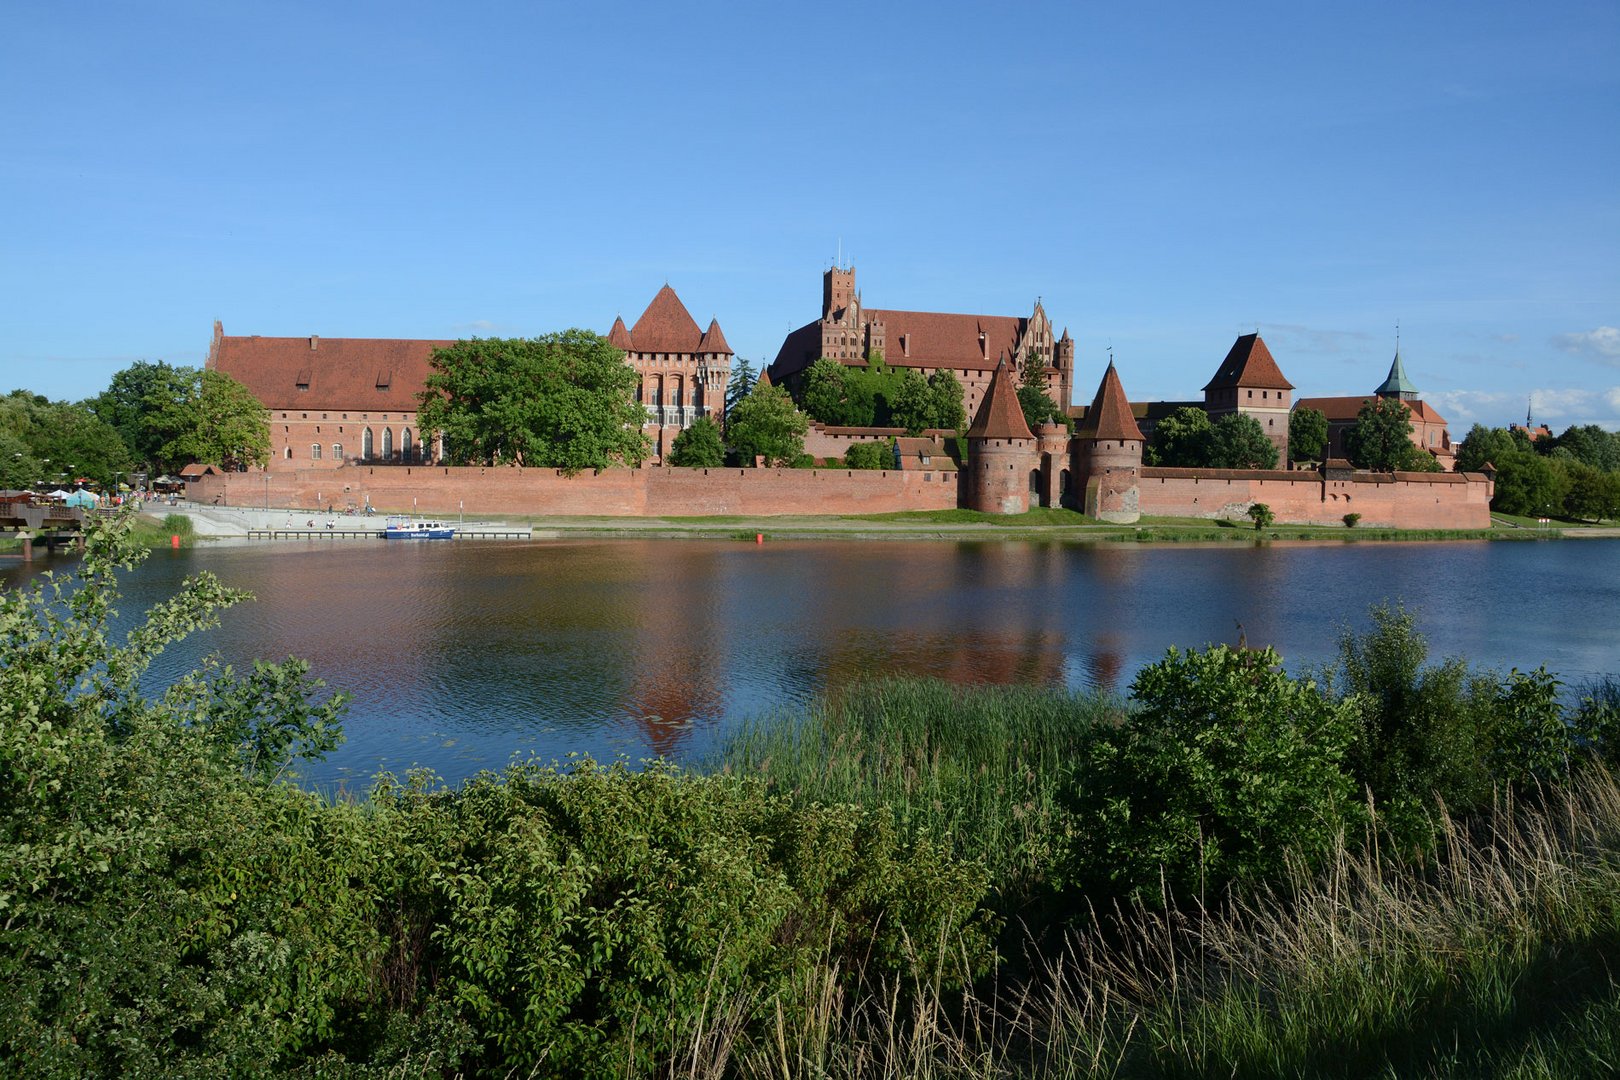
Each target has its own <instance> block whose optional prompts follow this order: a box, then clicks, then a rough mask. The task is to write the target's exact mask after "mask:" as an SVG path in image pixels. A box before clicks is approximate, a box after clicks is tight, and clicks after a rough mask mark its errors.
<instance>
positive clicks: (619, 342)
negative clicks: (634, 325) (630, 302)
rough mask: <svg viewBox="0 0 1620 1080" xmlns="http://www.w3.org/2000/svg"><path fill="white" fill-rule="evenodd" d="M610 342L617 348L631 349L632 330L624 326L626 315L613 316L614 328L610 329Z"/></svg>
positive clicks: (626, 350)
mask: <svg viewBox="0 0 1620 1080" xmlns="http://www.w3.org/2000/svg"><path fill="white" fill-rule="evenodd" d="M608 344H609V345H612V346H613V347H614V348H615V349H623V350H624V351H625V352H629V351H630V331H628V330H626V329H625V328H624V316H623V315H615V316H613V329H611V330H609V331H608Z"/></svg>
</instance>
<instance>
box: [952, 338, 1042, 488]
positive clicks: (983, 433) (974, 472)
mask: <svg viewBox="0 0 1620 1080" xmlns="http://www.w3.org/2000/svg"><path fill="white" fill-rule="evenodd" d="M1014 379H1015V376H1014V374H1013V372H1012V370H1011V368H1009V367H1008V366H1007V356H1006V354H1005V353H1003V354H1002V357H1001V360H1000V361H999V362H998V363H997V364H996V370H995V373H994V374H993V375H991V376H990V387H989V389H988V390H987V391H986V392H985V395H984V401H983V402H981V403H980V404H979V411H978V413H976V414H975V415H974V417H973V424H972V426H971V427H969V428H968V433H967V440H968V475H967V479H966V481H965V483H966V490H965V492H964V494H965V497H966V499H967V507H968V509H969V510H982V511H984V512H985V513H987V514H1022V513H1024V512H1025V511H1027V510H1028V509H1029V493H1030V489H1031V488H1034V487H1037V486H1038V485H1039V483H1040V472H1039V470H1038V469H1037V468H1036V462H1037V461H1038V458H1037V456H1036V452H1035V436H1034V434H1033V433H1031V432H1030V430H1029V424H1028V423H1027V422H1025V420H1024V410H1023V409H1021V408H1019V406H1018V390H1017V388H1016V387H1015V386H1013V381H1014Z"/></svg>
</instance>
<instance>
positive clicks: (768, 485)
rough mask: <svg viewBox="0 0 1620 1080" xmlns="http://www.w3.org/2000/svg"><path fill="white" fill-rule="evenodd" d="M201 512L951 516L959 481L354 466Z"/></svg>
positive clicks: (196, 495) (250, 482)
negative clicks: (368, 508)
mask: <svg viewBox="0 0 1620 1080" xmlns="http://www.w3.org/2000/svg"><path fill="white" fill-rule="evenodd" d="M188 497H189V498H190V499H191V500H192V501H193V502H197V503H201V504H205V505H206V504H209V503H215V502H218V503H219V504H220V505H226V506H264V505H267V504H268V505H270V506H272V507H278V508H279V507H288V506H291V507H299V508H308V509H314V508H316V507H319V508H321V509H322V510H325V509H326V507H328V506H332V507H335V508H336V509H337V510H339V511H341V510H343V509H345V508H346V507H348V506H349V505H350V504H353V505H356V506H364V505H365V503H366V501H367V499H368V498H369V499H370V502H371V505H372V506H373V507H375V508H376V510H377V512H378V513H411V512H413V510H414V512H415V513H417V514H421V515H429V516H446V515H453V514H455V513H457V512H458V511H462V510H464V511H465V512H466V513H469V514H530V515H542V516H551V515H586V516H594V517H706V516H714V515H722V514H737V515H745V516H751V517H753V516H761V517H762V516H770V515H777V514H889V513H895V512H898V511H902V510H949V509H952V508H954V507H955V506H956V505H957V501H958V495H957V474H956V473H955V472H953V471H948V470H942V471H937V472H929V471H926V470H919V471H913V470H906V471H899V470H892V469H885V470H849V469H677V468H666V467H654V468H642V469H603V470H602V471H600V472H589V471H587V472H583V473H580V474H579V475H577V476H573V477H568V476H564V475H562V473H560V472H558V471H556V470H553V469H519V468H504V467H503V468H478V467H470V468H469V467H447V466H440V465H414V466H402V465H380V466H379V465H345V466H343V467H340V468H337V469H299V470H294V471H282V472H271V473H261V472H251V473H224V474H220V475H213V476H205V477H202V478H200V479H198V480H196V481H194V482H192V483H191V484H190V486H189V488H188Z"/></svg>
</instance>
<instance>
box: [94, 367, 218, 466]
mask: <svg viewBox="0 0 1620 1080" xmlns="http://www.w3.org/2000/svg"><path fill="white" fill-rule="evenodd" d="M196 380H197V369H196V368H190V367H172V366H170V365H169V364H166V363H164V362H163V361H162V360H158V361H155V362H154V361H147V360H137V361H136V362H135V363H133V364H131V365H130V366H129V367H127V368H124V369H123V370H122V371H120V372H118V373H117V374H115V375H113V377H112V382H111V383H110V384H109V385H108V387H107V389H105V390H103V391H102V392H101V394H100V395H99V396H97V397H96V398H94V399H93V400H92V401H91V402H90V403H89V404H90V406H91V408H92V409H93V410H94V411H95V414H96V416H97V417H99V418H100V419H101V420H103V421H105V422H106V423H108V424H111V425H112V426H113V428H115V429H116V430H117V431H118V434H119V437H120V438H122V439H123V440H124V444H125V445H126V446H128V447H129V449H130V452H131V453H133V454H134V455H135V459H136V460H137V461H138V462H140V463H141V464H143V465H146V466H148V467H156V466H157V464H158V460H159V458H160V457H161V456H162V451H163V443H164V442H165V434H164V432H163V431H161V430H159V429H157V428H155V427H154V426H153V423H152V420H153V418H154V417H156V416H157V415H159V414H160V413H162V412H163V410H164V409H165V408H167V407H168V406H169V405H171V404H174V403H176V402H180V401H184V400H185V399H186V397H187V396H188V395H189V394H190V393H191V392H192V389H193V387H194V386H195V385H196Z"/></svg>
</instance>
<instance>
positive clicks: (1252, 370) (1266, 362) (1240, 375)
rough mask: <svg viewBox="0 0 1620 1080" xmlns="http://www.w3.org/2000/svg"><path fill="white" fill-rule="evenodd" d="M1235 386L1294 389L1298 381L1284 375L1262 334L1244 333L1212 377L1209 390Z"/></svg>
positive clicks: (1207, 388) (1207, 387)
mask: <svg viewBox="0 0 1620 1080" xmlns="http://www.w3.org/2000/svg"><path fill="white" fill-rule="evenodd" d="M1233 386H1255V387H1264V388H1266V389H1269V390H1292V389H1293V388H1294V384H1293V383H1291V382H1289V381H1288V380H1287V379H1285V378H1283V373H1282V371H1281V370H1280V369H1279V368H1278V367H1277V361H1276V360H1273V359H1272V357H1271V350H1270V349H1268V348H1266V343H1265V342H1264V341H1262V340H1261V339H1260V335H1259V334H1244V335H1243V336H1242V337H1240V338H1238V339H1237V341H1236V342H1234V343H1233V344H1232V348H1231V351H1229V352H1228V353H1227V354H1226V359H1225V360H1222V361H1221V366H1220V369H1219V370H1218V371H1216V372H1215V377H1214V378H1213V379H1211V380H1209V385H1208V386H1206V387H1204V389H1205V390H1216V389H1226V388H1228V387H1233Z"/></svg>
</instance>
